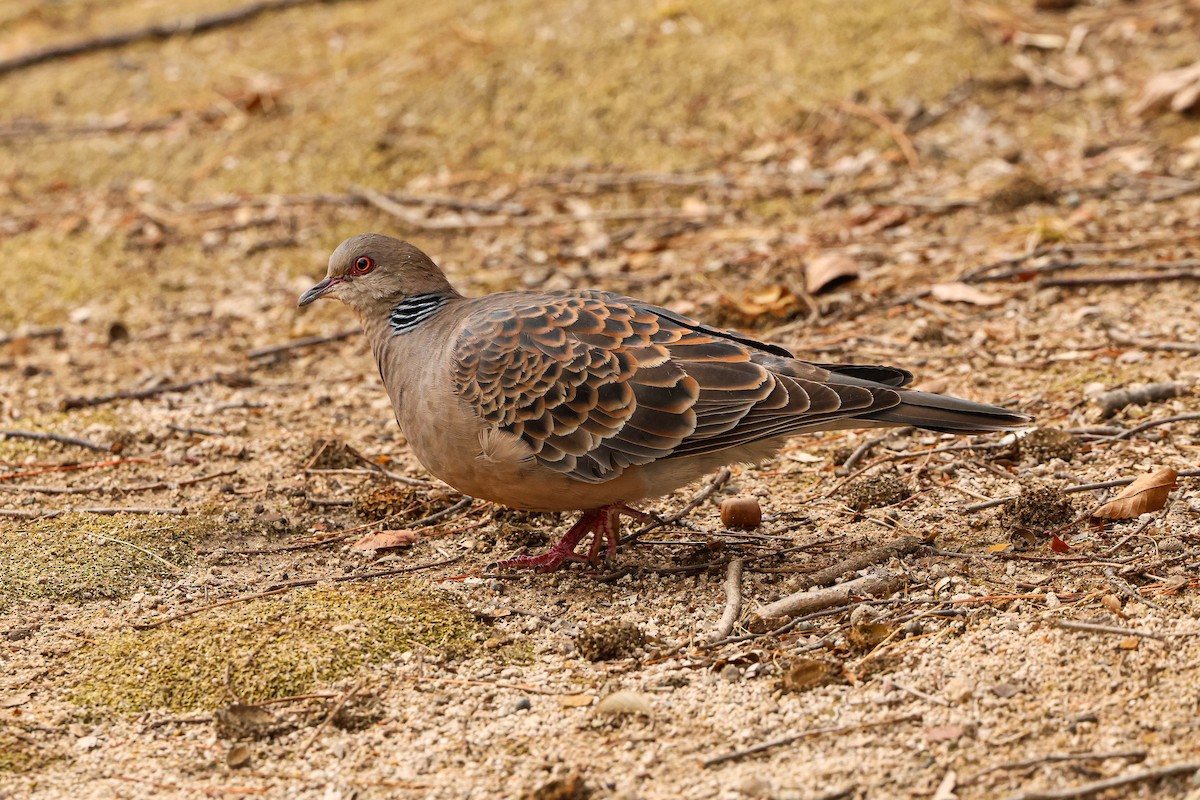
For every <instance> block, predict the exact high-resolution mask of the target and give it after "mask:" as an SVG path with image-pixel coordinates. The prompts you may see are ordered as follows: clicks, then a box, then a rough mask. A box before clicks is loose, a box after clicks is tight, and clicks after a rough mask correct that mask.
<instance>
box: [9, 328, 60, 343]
mask: <svg viewBox="0 0 1200 800" xmlns="http://www.w3.org/2000/svg"><path fill="white" fill-rule="evenodd" d="M62 335H63V329H62V328H61V327H59V326H55V327H53V328H29V329H27V330H18V331H14V332H12V333H0V345H5V344H11V343H12V342H15V341H16V340H17V339H50V338H55V339H57V338H58V337H59V336H62Z"/></svg>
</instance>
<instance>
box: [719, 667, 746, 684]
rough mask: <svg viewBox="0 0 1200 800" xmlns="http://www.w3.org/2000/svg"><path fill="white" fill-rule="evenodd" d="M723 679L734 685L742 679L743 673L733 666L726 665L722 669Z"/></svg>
mask: <svg viewBox="0 0 1200 800" xmlns="http://www.w3.org/2000/svg"><path fill="white" fill-rule="evenodd" d="M721 677H722V678H724V679H725V680H727V681H729V682H730V683H733V682H735V681H740V680H741V679H742V671H741V670H740V669H738V668H737V667H736V666H735V665H733V664H726V665H725V666H724V667H722V668H721Z"/></svg>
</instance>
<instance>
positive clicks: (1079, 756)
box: [960, 750, 1146, 786]
mask: <svg viewBox="0 0 1200 800" xmlns="http://www.w3.org/2000/svg"><path fill="white" fill-rule="evenodd" d="M1145 757H1146V751H1145V750H1117V751H1114V752H1111V753H1051V754H1050V755H1045V756H1036V757H1034V758H1027V759H1025V760H1024V761H1013V762H1012V763H1009V764H997V765H996V766H994V767H988V768H987V769H985V770H983V771H981V772H979V773H977V774H975V775H972V776H971V777H970V778H968V779H967V780H965V781H963V782H962V783H961V784H960V785H961V786H970V785H972V784H974V783H978V782H979V779H980V778H982V777H983V776H985V775H991V774H992V773H993V772H1000V771H1002V770H1012V769H1028V768H1029V767H1037V766H1040V765H1042V764H1057V763H1062V762H1064V761H1106V760H1107V759H1110V758H1128V759H1130V760H1132V761H1141V760H1143V759H1144V758H1145Z"/></svg>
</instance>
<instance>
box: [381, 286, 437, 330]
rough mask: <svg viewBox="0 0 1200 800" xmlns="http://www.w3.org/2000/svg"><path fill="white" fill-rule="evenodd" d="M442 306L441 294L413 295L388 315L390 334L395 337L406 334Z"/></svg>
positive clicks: (402, 301)
mask: <svg viewBox="0 0 1200 800" xmlns="http://www.w3.org/2000/svg"><path fill="white" fill-rule="evenodd" d="M444 305H446V296H445V295H442V294H414V295H413V296H412V297H406V298H404V299H403V300H401V301H400V304H399V305H397V306H396V307H395V308H393V309H392V313H391V314H389V315H388V320H389V321H390V322H391V323H392V333H393V334H394V335H396V336H399V335H400V334H402V333H408V332H409V331H411V330H412V329H413V328H415V327H417V326H418V325H420V324H421V323H422V322H424V321H425V320H427V319H429V318H430V317H432V316H433V315H434V314H436V313H437V312H438V311H439V310H440V309H441V308H442V306H444Z"/></svg>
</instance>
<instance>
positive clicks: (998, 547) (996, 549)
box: [987, 542, 1012, 553]
mask: <svg viewBox="0 0 1200 800" xmlns="http://www.w3.org/2000/svg"><path fill="white" fill-rule="evenodd" d="M1010 548H1012V543H1011V542H1000V543H998V544H992V545H988V548H987V552H989V553H1003V552H1004V551H1005V550H1008V549H1010Z"/></svg>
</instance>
